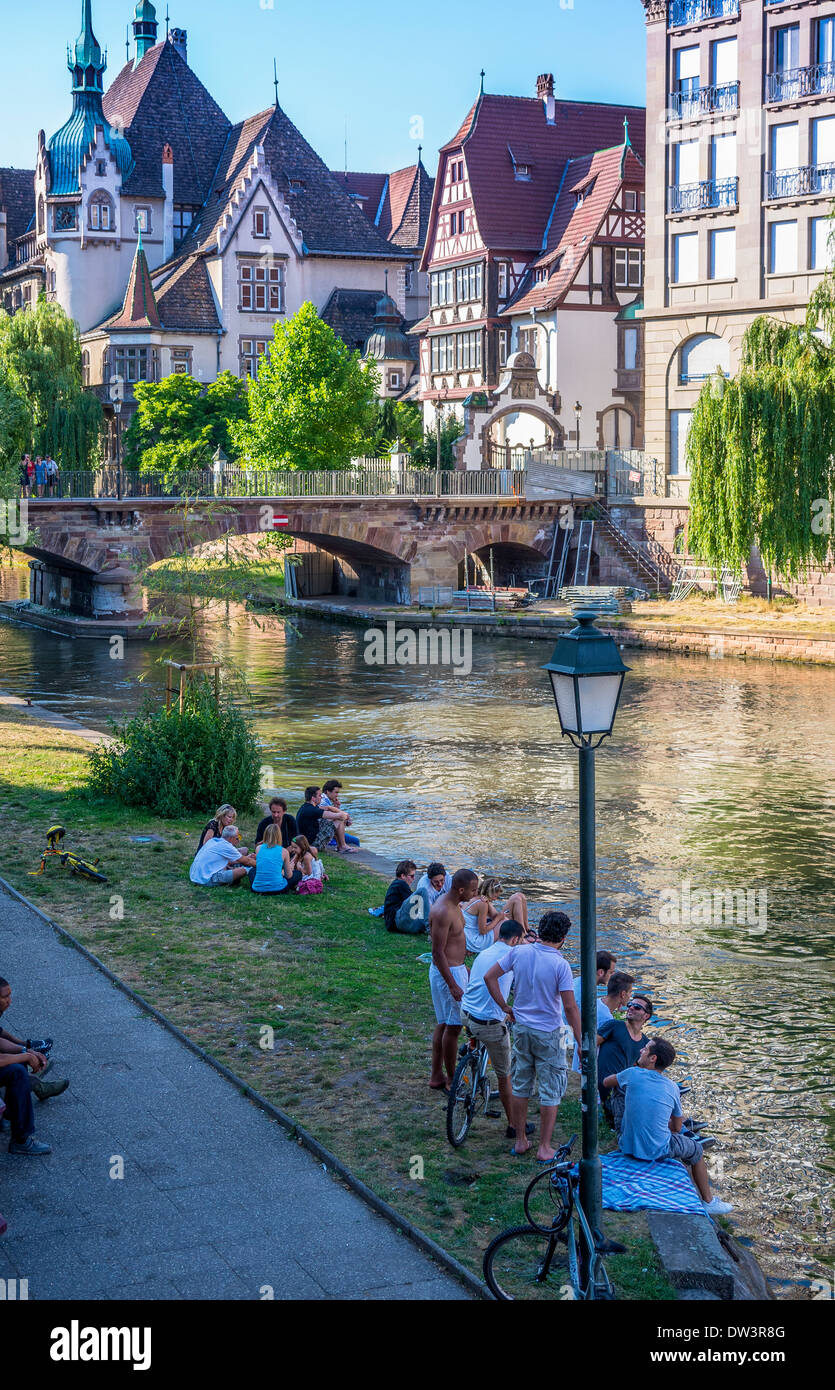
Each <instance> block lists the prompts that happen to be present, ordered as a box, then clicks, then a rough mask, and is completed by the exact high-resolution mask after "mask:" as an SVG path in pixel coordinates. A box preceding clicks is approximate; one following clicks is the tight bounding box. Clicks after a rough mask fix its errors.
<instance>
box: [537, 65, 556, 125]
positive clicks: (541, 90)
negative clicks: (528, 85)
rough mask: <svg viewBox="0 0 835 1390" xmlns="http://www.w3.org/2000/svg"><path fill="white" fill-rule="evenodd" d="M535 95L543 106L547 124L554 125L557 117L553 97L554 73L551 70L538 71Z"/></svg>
mask: <svg viewBox="0 0 835 1390" xmlns="http://www.w3.org/2000/svg"><path fill="white" fill-rule="evenodd" d="M536 95H537V96H538V97H539V100H540V101H541V102H543V104H544V106H545V119H546V121H547V122H548V124H549V125H554V124H555V122H556V119H557V103H556V99H555V97H554V74H553V73H552V72H543V73H540V75H539V77H538V78H537V79H536Z"/></svg>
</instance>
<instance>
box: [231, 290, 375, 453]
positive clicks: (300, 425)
mask: <svg viewBox="0 0 835 1390" xmlns="http://www.w3.org/2000/svg"><path fill="white" fill-rule="evenodd" d="M377 386H378V375H377V371H376V368H375V367H374V366H373V365H372V364H370V363H369V364H367V365H364V364H363V363H362V362H361V360H360V354H359V353H358V352H352V351H351V350H350V349H349V348H348V347H347V346H346V345H345V343H343V341H342V339H341V338H338V337H337V336H336V334H335V333H334V331H333V329H332V328H330V327H329V325H328V324H326V323H324V322H323V321H322V319H320V318H319V315H318V314H317V312H316V310H315V308H314V307H313V305H312V304H310V303H309V302H307V303H305V304H303V305H302V307H301V308H300V309H299V311H298V313H297V314H294V315H293V317H292V318H291V319H288V320H287V322H286V323H277V324H276V326H275V334H274V338H273V343H272V347H271V349H270V355H269V357H265V358H263V359H262V360H261V364H260V367H259V371H258V380H257V381H253V382H251V383H250V387H249V419H248V420H247V421H245V422H243V423H240V424H236V425H234V426H233V428H232V431H231V434H232V444H233V448H235V449H236V450H237V452H238V453H239V454H240V455H241V456H245V457H246V459H247V460H248V461H249V462H250V463H251V464H253V465H254V466H255V467H256V468H288V469H301V470H316V469H325V468H347V467H348V465H349V464H350V461H351V459H352V458H354V457H356V456H358V455H360V454H362V452H363V450H364V448H365V447H366V445H367V442H368V440H369V438H370V437H371V435H372V433H373V427H374V416H375V409H376V392H377Z"/></svg>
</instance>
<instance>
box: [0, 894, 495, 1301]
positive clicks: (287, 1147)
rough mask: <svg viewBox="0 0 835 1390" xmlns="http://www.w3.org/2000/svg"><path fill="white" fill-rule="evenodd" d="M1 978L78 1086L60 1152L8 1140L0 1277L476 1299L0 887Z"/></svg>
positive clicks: (218, 1292)
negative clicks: (24, 1149)
mask: <svg viewBox="0 0 835 1390" xmlns="http://www.w3.org/2000/svg"><path fill="white" fill-rule="evenodd" d="M0 975H4V976H6V978H8V979H10V980H11V982H12V986H13V1001H12V1006H11V1008H10V1010H9V1011H8V1013H7V1014H6V1015H5V1016H4V1020H3V1022H4V1024H5V1026H6V1027H7V1028H8V1029H10V1031H11V1032H13V1033H17V1034H18V1036H23V1037H30V1036H32V1035H35V1036H44V1035H47V1036H50V1037H53V1038H55V1047H54V1050H53V1057H54V1060H55V1064H54V1067H53V1069H52V1071H51V1073H50V1077H61V1076H68V1077H69V1078H70V1081H71V1085H70V1089H69V1091H67V1092H66V1093H65V1094H64V1095H63V1096H61V1097H59V1098H58V1099H56V1100H52V1101H49V1102H47V1104H45V1105H40V1104H39V1103H38V1102H37V1101H36V1102H35V1110H36V1115H35V1118H36V1123H37V1133H38V1136H39V1137H40V1138H41V1139H45V1140H47V1141H48V1142H49V1143H50V1144H51V1145H52V1146H53V1153H52V1154H51V1155H50V1156H49V1157H47V1158H33V1159H27V1158H13V1157H11V1156H10V1155H9V1154H8V1153H7V1152H6V1150H7V1147H8V1136H7V1135H6V1134H4V1135H3V1136H2V1140H0V1211H2V1212H3V1214H4V1215H5V1216H6V1218H7V1220H8V1223H9V1229H8V1232H7V1234H6V1236H5V1237H4V1238H3V1239H0V1279H2V1278H6V1279H11V1278H18V1279H28V1281H29V1297H30V1299H121V1298H128V1299H179V1298H185V1299H258V1298H262V1297H264V1294H263V1292H262V1290H263V1289H264V1287H265V1286H269V1287H270V1288H271V1289H272V1290H273V1296H274V1297H275V1298H276V1299H291V1298H296V1299H299V1298H303V1299H466V1298H468V1297H470V1295H469V1294H468V1293H467V1291H466V1289H464V1288H463V1287H462V1286H461V1285H460V1284H459V1283H458V1282H457V1281H456V1280H455V1279H453V1278H452V1277H451V1276H450V1275H449V1274H447V1273H446V1272H445V1271H444V1270H443V1269H441V1268H439V1267H438V1266H436V1265H434V1264H433V1263H432V1261H431V1260H430V1259H429V1258H427V1256H425V1255H424V1254H422V1252H421V1251H420V1250H418V1249H417V1248H416V1247H415V1246H413V1245H412V1244H411V1243H410V1242H409V1241H407V1240H406V1239H405V1238H404V1237H403V1236H401V1235H399V1234H398V1233H397V1232H396V1231H395V1230H394V1228H393V1227H392V1226H391V1225H390V1224H389V1223H388V1222H387V1221H385V1220H384V1219H383V1218H382V1217H380V1216H378V1215H377V1214H376V1213H375V1212H373V1211H372V1210H371V1209H370V1208H369V1207H367V1206H366V1205H365V1203H364V1202H362V1201H361V1200H360V1199H359V1197H357V1196H355V1195H354V1194H353V1193H352V1192H349V1191H347V1190H346V1189H344V1188H343V1187H341V1186H340V1185H339V1184H338V1183H337V1182H335V1181H334V1180H333V1179H331V1178H330V1177H329V1176H328V1175H327V1174H326V1173H325V1172H324V1171H323V1168H322V1166H321V1164H319V1163H318V1162H317V1161H316V1160H315V1159H314V1158H312V1157H311V1155H310V1154H308V1153H307V1152H306V1151H305V1150H303V1149H302V1148H300V1147H299V1145H298V1144H296V1143H294V1142H292V1141H291V1140H289V1139H288V1138H287V1135H286V1133H285V1131H284V1130H283V1129H282V1128H281V1127H280V1126H279V1125H278V1124H277V1123H276V1122H275V1121H273V1120H271V1119H269V1118H268V1117H267V1116H265V1115H264V1114H262V1113H261V1112H260V1111H259V1110H257V1109H256V1108H255V1106H254V1105H252V1104H251V1103H250V1102H249V1101H247V1100H245V1099H244V1098H243V1097H242V1096H241V1095H240V1094H239V1093H238V1092H237V1091H236V1090H235V1088H234V1087H233V1086H232V1085H230V1083H229V1082H227V1081H225V1080H224V1079H223V1078H222V1077H221V1076H219V1075H218V1074H217V1073H216V1072H215V1071H213V1069H212V1068H211V1067H210V1066H208V1065H207V1064H206V1063H205V1062H203V1061H201V1060H200V1058H198V1057H196V1056H194V1054H193V1053H191V1052H190V1051H189V1050H188V1048H186V1047H184V1046H183V1045H182V1044H181V1043H180V1042H178V1041H177V1039H176V1038H174V1037H172V1036H171V1034H169V1033H168V1032H167V1031H166V1030H165V1029H164V1028H162V1027H161V1026H160V1025H159V1024H157V1023H156V1022H154V1021H153V1020H152V1019H150V1018H149V1017H148V1016H147V1015H146V1014H145V1013H143V1012H142V1011H141V1010H140V1009H139V1008H138V1007H137V1006H136V1005H135V1004H134V1003H133V1002H132V1001H131V1000H130V999H129V998H128V997H127V996H126V995H124V994H122V993H121V991H120V990H118V989H116V988H115V986H113V985H111V984H110V982H109V981H108V980H107V978H106V977H105V976H104V975H102V974H101V973H100V971H98V970H96V968H95V967H94V966H93V965H91V964H90V963H89V962H88V961H86V960H85V959H84V957H83V956H82V955H80V954H79V953H78V952H76V951H74V950H73V949H72V948H70V947H67V946H65V945H63V944H62V942H61V941H60V939H59V938H58V937H57V936H56V934H55V933H54V932H53V931H52V930H51V928H50V927H49V926H48V925H47V924H46V923H45V922H44V921H42V919H41V918H40V917H38V915H37V914H36V913H33V912H32V911H30V910H29V908H27V907H25V906H24V905H23V904H21V903H18V902H16V901H15V900H14V899H12V898H9V897H8V896H6V894H5V893H3V892H2V890H0ZM118 1159H122V1160H123V1163H124V1178H122V1179H118V1178H113V1177H111V1172H112V1171H117V1161H118Z"/></svg>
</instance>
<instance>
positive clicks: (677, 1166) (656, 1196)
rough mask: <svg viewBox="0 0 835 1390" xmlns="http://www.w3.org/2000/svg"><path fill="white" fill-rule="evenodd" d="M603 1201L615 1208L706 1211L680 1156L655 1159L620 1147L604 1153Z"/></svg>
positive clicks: (623, 1209) (610, 1207)
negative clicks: (648, 1159) (647, 1159)
mask: <svg viewBox="0 0 835 1390" xmlns="http://www.w3.org/2000/svg"><path fill="white" fill-rule="evenodd" d="M600 1162H601V1165H602V1168H603V1205H604V1207H608V1208H609V1209H610V1210H611V1211H647V1210H648V1211H684V1212H693V1213H697V1214H698V1215H700V1216H701V1215H703V1214H704V1207H703V1205H702V1199H701V1197H700V1196H699V1194H698V1192H697V1191H696V1189H695V1187H694V1186H693V1182H692V1179H691V1177H690V1174H689V1173H688V1171H687V1169H686V1167H685V1166H684V1164H683V1163H682V1162H680V1160H679V1159H677V1158H660V1159H656V1161H655V1162H654V1163H647V1162H645V1161H644V1160H642V1159H638V1158H629V1157H628V1155H627V1154H622V1153H620V1151H619V1150H616V1151H615V1152H614V1153H610V1154H603V1155H602V1157H601V1160H600Z"/></svg>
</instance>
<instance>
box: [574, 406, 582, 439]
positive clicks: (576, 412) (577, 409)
mask: <svg viewBox="0 0 835 1390" xmlns="http://www.w3.org/2000/svg"><path fill="white" fill-rule="evenodd" d="M582 413H583V407H582V404H581V403H580V401H575V402H574V422H575V424H576V426H577V448H578V450H579V448H580V416H581V415H582Z"/></svg>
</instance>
